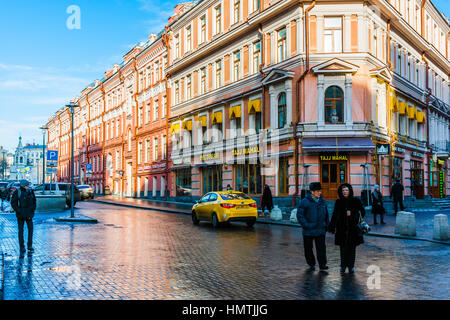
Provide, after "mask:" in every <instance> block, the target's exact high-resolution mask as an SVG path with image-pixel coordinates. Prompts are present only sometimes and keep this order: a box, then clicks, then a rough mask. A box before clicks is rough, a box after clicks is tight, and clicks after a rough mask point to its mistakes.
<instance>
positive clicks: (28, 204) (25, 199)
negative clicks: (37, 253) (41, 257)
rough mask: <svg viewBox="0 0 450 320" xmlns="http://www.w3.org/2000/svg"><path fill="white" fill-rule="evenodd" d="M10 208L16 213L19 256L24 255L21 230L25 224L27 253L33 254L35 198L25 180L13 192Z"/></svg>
mask: <svg viewBox="0 0 450 320" xmlns="http://www.w3.org/2000/svg"><path fill="white" fill-rule="evenodd" d="M11 206H12V208H13V209H14V211H15V212H16V217H17V224H18V227H19V246H20V255H21V256H23V254H24V253H25V245H24V239H23V228H24V224H25V223H26V224H27V229H28V239H27V240H28V242H27V249H28V253H33V252H34V249H33V217H34V211H35V210H36V196H35V195H34V191H33V190H32V189H31V188H30V183H29V182H28V181H27V180H21V181H20V187H19V188H18V189H16V191H14V193H13V195H12V197H11Z"/></svg>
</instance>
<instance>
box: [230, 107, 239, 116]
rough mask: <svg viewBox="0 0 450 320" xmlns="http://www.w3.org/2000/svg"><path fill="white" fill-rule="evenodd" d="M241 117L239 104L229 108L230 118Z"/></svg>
mask: <svg viewBox="0 0 450 320" xmlns="http://www.w3.org/2000/svg"><path fill="white" fill-rule="evenodd" d="M240 117H241V106H240V105H239V106H234V107H231V108H230V119H235V118H240Z"/></svg>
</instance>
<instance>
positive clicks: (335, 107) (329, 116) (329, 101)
mask: <svg viewBox="0 0 450 320" xmlns="http://www.w3.org/2000/svg"><path fill="white" fill-rule="evenodd" d="M325 122H326V123H342V122H344V93H343V92H342V90H341V88H339V87H336V86H332V87H329V88H328V89H327V90H326V91H325Z"/></svg>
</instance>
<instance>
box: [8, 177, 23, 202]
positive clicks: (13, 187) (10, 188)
mask: <svg viewBox="0 0 450 320" xmlns="http://www.w3.org/2000/svg"><path fill="white" fill-rule="evenodd" d="M19 188H20V182H17V181H14V182H10V183H9V184H8V186H7V187H6V192H7V193H8V194H7V195H6V200H8V201H11V197H12V194H13V192H14V191H15V190H16V189H19Z"/></svg>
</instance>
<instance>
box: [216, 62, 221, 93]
mask: <svg viewBox="0 0 450 320" xmlns="http://www.w3.org/2000/svg"><path fill="white" fill-rule="evenodd" d="M221 86H222V61H221V60H219V61H216V88H220V87H221Z"/></svg>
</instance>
